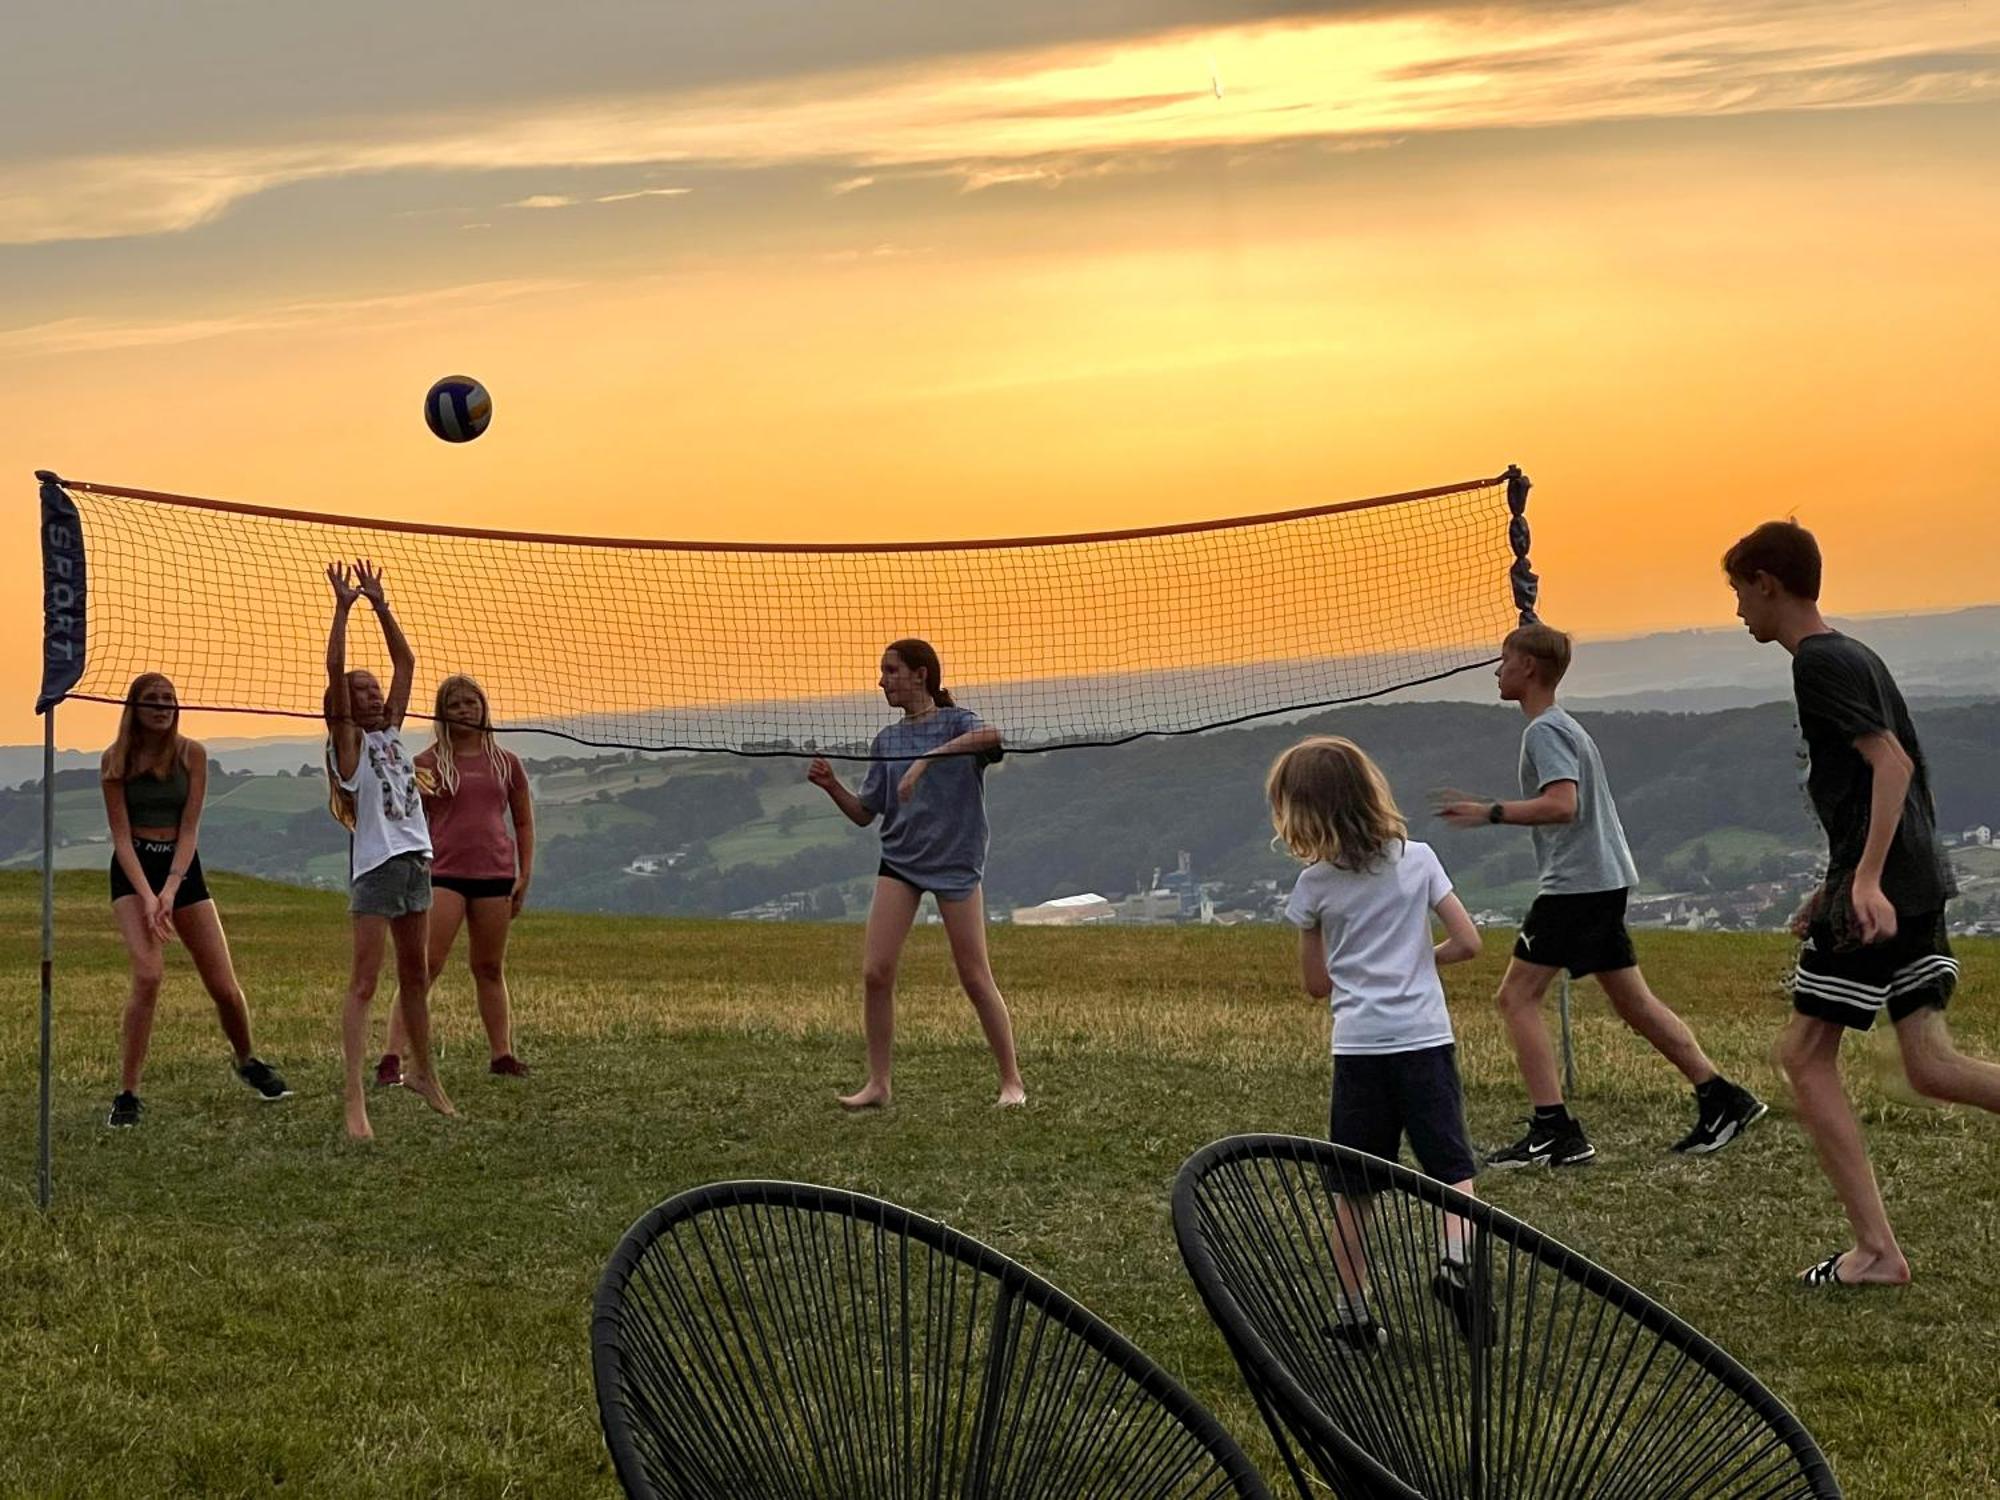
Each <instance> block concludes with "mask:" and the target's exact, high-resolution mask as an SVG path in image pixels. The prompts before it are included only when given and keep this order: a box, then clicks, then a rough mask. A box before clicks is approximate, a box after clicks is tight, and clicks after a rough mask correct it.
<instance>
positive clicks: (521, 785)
mask: <svg viewBox="0 0 2000 1500" xmlns="http://www.w3.org/2000/svg"><path fill="white" fill-rule="evenodd" d="M511 759H512V760H513V767H512V769H513V772H514V775H513V777H512V779H511V780H510V781H509V782H508V783H507V811H508V812H509V813H510V814H511V815H512V816H513V819H514V847H515V848H516V849H517V850H518V851H519V853H520V863H521V870H520V873H519V874H518V875H516V876H515V877H514V910H513V915H515V916H517V917H518V916H520V915H521V905H522V903H523V902H525V901H526V900H527V899H528V887H529V886H530V885H531V884H532V883H533V882H534V879H535V799H534V796H533V794H532V793H530V792H529V790H528V768H527V767H526V766H524V765H522V764H521V761H520V758H519V757H518V756H515V757H511Z"/></svg>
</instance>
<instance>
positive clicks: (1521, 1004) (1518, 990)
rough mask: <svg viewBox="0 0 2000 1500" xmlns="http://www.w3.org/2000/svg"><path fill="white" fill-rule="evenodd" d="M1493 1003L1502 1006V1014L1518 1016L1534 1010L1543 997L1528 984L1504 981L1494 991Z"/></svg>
mask: <svg viewBox="0 0 2000 1500" xmlns="http://www.w3.org/2000/svg"><path fill="white" fill-rule="evenodd" d="M1493 1003H1494V1004H1495V1005H1497V1006H1498V1007H1499V1008H1500V1014H1501V1015H1503V1016H1517V1015H1520V1014H1521V1013H1522V1012H1524V1011H1532V1010H1534V1009H1535V1008H1536V1007H1537V1006H1538V1005H1540V1004H1541V1003H1542V997H1541V996H1540V995H1538V994H1536V993H1535V992H1534V991H1533V990H1532V989H1530V988H1529V987H1528V986H1527V985H1524V984H1513V983H1509V982H1503V983H1502V984H1501V986H1500V988H1499V990H1497V991H1496V992H1495V993H1494V996H1493Z"/></svg>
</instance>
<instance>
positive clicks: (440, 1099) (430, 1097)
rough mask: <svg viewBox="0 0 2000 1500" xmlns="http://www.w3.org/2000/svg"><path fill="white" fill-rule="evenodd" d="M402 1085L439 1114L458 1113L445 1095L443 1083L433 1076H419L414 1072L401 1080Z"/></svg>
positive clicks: (454, 1114)
mask: <svg viewBox="0 0 2000 1500" xmlns="http://www.w3.org/2000/svg"><path fill="white" fill-rule="evenodd" d="M403 1087H404V1088H406V1089H408V1090H409V1091H410V1092H411V1093H413V1094H415V1095H416V1096H417V1097H418V1098H419V1099H421V1100H423V1101H424V1103H426V1104H428V1105H429V1106H430V1107H431V1108H432V1109H434V1110H436V1111H437V1112H438V1113H439V1114H441V1115H451V1116H456V1115H457V1114H458V1110H457V1109H456V1108H454V1107H453V1105H452V1102H451V1100H450V1099H448V1098H446V1097H445V1092H444V1085H443V1084H441V1083H439V1082H438V1081H437V1080H436V1079H435V1078H419V1077H417V1076H416V1075H415V1074H411V1075H409V1076H408V1077H406V1078H405V1079H404V1080H403Z"/></svg>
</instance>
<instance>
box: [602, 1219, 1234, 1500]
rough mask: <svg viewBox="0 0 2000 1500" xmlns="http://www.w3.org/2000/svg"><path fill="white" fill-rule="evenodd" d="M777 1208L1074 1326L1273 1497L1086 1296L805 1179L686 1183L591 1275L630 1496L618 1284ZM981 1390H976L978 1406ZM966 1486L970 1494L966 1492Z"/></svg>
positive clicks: (634, 1453)
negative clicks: (935, 1255)
mask: <svg viewBox="0 0 2000 1500" xmlns="http://www.w3.org/2000/svg"><path fill="white" fill-rule="evenodd" d="M754 1207H777V1208H789V1209H801V1210H806V1211H810V1212H814V1213H821V1214H831V1215H838V1216H842V1217H846V1218H851V1219H854V1220H856V1221H859V1222H860V1223H863V1224H866V1225H870V1226H874V1227H877V1228H879V1229H881V1230H883V1231H885V1232H887V1233H889V1234H893V1235H897V1236H901V1237H904V1238H907V1239H909V1240H911V1241H914V1242H916V1243H918V1244H922V1245H926V1246H929V1247H930V1248H931V1249H933V1250H935V1251H937V1252H939V1253H941V1254H943V1255H946V1256H949V1257H951V1258H952V1259H954V1260H957V1261H959V1262H960V1263H962V1264H964V1265H966V1266H969V1267H971V1268H972V1269H973V1270H974V1271H976V1272H977V1273H979V1274H980V1275H982V1276H985V1277H988V1278H990V1279H991V1280H993V1281H994V1282H995V1283H997V1297H996V1302H995V1307H994V1313H993V1317H994V1319H995V1321H996V1322H997V1323H1004V1322H1006V1321H1007V1320H1008V1319H1009V1317H1010V1314H1011V1312H1012V1311H1013V1309H1015V1308H1016V1307H1018V1306H1022V1305H1025V1306H1026V1307H1028V1308H1032V1309H1035V1310H1037V1311H1039V1312H1042V1313H1043V1314H1045V1315H1046V1316H1048V1317H1049V1318H1051V1319H1052V1320H1054V1321H1057V1322H1059V1323H1060V1324H1061V1325H1062V1326H1063V1327H1064V1328H1065V1329H1067V1330H1069V1331H1070V1332H1072V1333H1074V1334H1075V1335H1076V1337H1078V1338H1079V1339H1081V1340H1082V1341H1083V1342H1084V1343H1085V1344H1086V1345H1087V1346H1089V1347H1090V1348H1091V1349H1093V1350H1095V1351H1096V1352H1097V1353H1098V1354H1099V1355H1100V1356H1101V1357H1102V1358H1103V1359H1105V1360H1106V1361H1108V1362H1109V1363H1110V1364H1111V1365H1112V1366H1114V1367H1115V1368H1116V1369H1117V1370H1118V1371H1119V1372H1120V1373H1122V1374H1124V1375H1125V1376H1127V1377H1128V1378H1129V1379H1130V1380H1131V1381H1132V1382H1133V1384H1134V1385H1135V1386H1136V1387H1137V1388H1138V1389H1139V1390H1140V1391H1141V1392H1143V1393H1144V1395H1145V1396H1146V1397H1147V1398H1148V1399H1149V1400H1151V1401H1152V1402H1154V1403H1155V1404H1156V1405H1158V1406H1159V1407H1160V1408H1162V1409H1163V1410H1164V1411H1165V1412H1166V1414H1167V1415H1168V1416H1170V1417H1171V1418H1172V1419H1173V1420H1174V1421H1175V1422H1177V1423H1178V1424H1179V1425H1180V1426H1181V1427H1182V1428H1183V1429H1185V1430H1186V1432H1187V1433H1188V1434H1189V1435H1190V1436H1191V1437H1192V1438H1193V1439H1194V1440H1195V1441H1196V1442H1197V1443H1199V1444H1200V1445H1201V1447H1202V1448H1203V1449H1204V1450H1206V1451H1207V1452H1208V1453H1209V1454H1210V1455H1211V1456H1212V1457H1213V1458H1214V1459H1215V1460H1216V1463H1217V1466H1218V1467H1219V1468H1220V1470H1221V1471H1222V1475H1223V1477H1224V1478H1225V1479H1226V1481H1227V1482H1228V1483H1229V1485H1230V1486H1231V1487H1232V1490H1233V1493H1234V1494H1235V1495H1237V1496H1239V1497H1241V1500H1272V1496H1271V1492H1270V1490H1269V1489H1268V1488H1267V1487H1266V1485H1265V1483H1264V1481H1263V1478H1262V1477H1261V1476H1260V1475H1259V1474H1258V1472H1257V1470H1256V1469H1255V1468H1254V1467H1253V1466H1252V1465H1251V1463H1250V1460H1249V1458H1248V1457H1247V1456H1246V1455H1245V1454H1244V1452H1243V1450H1242V1448H1241V1447H1240V1446H1239V1445H1238V1444H1237V1442H1236V1440H1235V1439H1234V1438H1233V1437H1231V1436H1230V1435H1229V1433H1228V1432H1227V1431H1226V1430H1225V1429H1224V1428H1223V1426H1222V1424H1221V1423H1220V1422H1218V1421H1217V1420H1216V1418H1215V1416H1214V1415H1213V1414H1212V1413H1211V1412H1210V1411H1209V1410H1208V1409H1207V1408H1206V1407H1204V1406H1203V1405H1202V1404H1201V1403H1200V1402H1198V1401H1196V1400H1195V1399H1194V1397H1193V1396H1191V1395H1190V1394H1189V1393H1188V1392H1187V1390H1186V1389H1185V1388H1184V1387H1183V1386H1181V1384H1180V1383H1179V1382H1178V1381H1176V1380H1175V1379H1174V1378H1173V1377H1172V1376H1170V1375H1168V1374H1167V1373H1166V1371H1165V1370H1163V1369H1161V1368H1160V1366H1158V1365H1157V1364H1155V1363H1154V1362H1153V1361H1152V1360H1151V1359H1150V1358H1148V1357H1147V1356H1146V1355H1145V1354H1144V1353H1143V1352H1141V1351H1140V1350H1139V1348H1138V1347H1137V1346H1136V1345H1134V1344H1133V1343H1132V1342H1131V1340H1129V1339H1127V1338H1126V1337H1125V1336H1124V1335H1123V1334H1121V1333H1119V1332H1118V1331H1117V1329H1115V1328H1113V1327H1112V1326H1111V1325H1110V1324H1108V1323H1106V1322H1105V1321H1104V1320H1103V1319H1102V1318H1100V1317H1098V1316H1097V1315H1096V1314H1095V1313H1093V1312H1091V1311H1090V1310H1089V1309H1088V1308H1086V1307H1084V1306H1083V1304H1081V1303H1080V1302H1078V1301H1076V1300H1075V1299H1074V1298H1072V1297H1070V1296H1069V1295H1068V1294H1067V1293H1065V1292H1063V1291H1062V1290H1061V1289H1060V1288H1058V1287H1056V1286H1054V1285H1053V1284H1051V1283H1050V1282H1048V1281H1046V1280H1045V1279H1043V1278H1042V1277H1040V1276H1037V1275H1036V1274H1035V1273H1034V1272H1032V1271H1030V1270H1028V1269H1027V1268H1026V1267H1025V1266H1022V1265H1021V1264H1020V1263H1019V1262H1017V1261H1014V1260H1012V1259H1010V1258H1009V1257H1007V1256H1005V1255H1003V1254H1001V1253H1000V1252H999V1251H998V1250H995V1249H994V1248H993V1247H992V1246H990V1245H987V1244H985V1243H983V1242H982V1241H980V1240H977V1239H974V1238H973V1237H972V1236H971V1235H968V1234H965V1233H962V1232H961V1231H959V1230H956V1229H953V1228H951V1227H950V1226H949V1225H946V1224H942V1223H940V1222H938V1221H937V1220H935V1219H930V1218H926V1217H925V1216H924V1215H922V1214H919V1213H916V1212H913V1211H912V1210H910V1209H907V1208H903V1207H901V1206H900V1205H898V1204H894V1203H890V1202H888V1201H887V1200H885V1199H882V1198H876V1197H871V1196H869V1195H868V1194H865V1193H857V1192H850V1191H847V1190H845V1189H842V1188H833V1187H822V1186H818V1185H815V1184H812V1183H804V1182H784V1181H773V1180H763V1179H749V1180H737V1181H726V1182H713V1183H709V1184H707V1185H706V1186H703V1187H697V1188H691V1189H689V1190H687V1191H686V1192H682V1193H677V1194H675V1195H674V1196H673V1197H671V1198H669V1199H667V1200H666V1201H664V1202H662V1203H660V1204H658V1205H657V1206H656V1207H654V1208H652V1209H650V1210H648V1211H647V1212H646V1213H645V1214H644V1215H642V1216H641V1217H640V1218H639V1219H638V1221H637V1222H635V1223H634V1224H633V1225H632V1227H631V1228H630V1229H628V1230H627V1231H626V1232H625V1234H624V1237H623V1238H622V1239H620V1240H619V1242H618V1247H617V1249H616V1250H615V1251H613V1253H612V1255H611V1259H610V1261H609V1262H608V1263H607V1264H606V1266H605V1268H604V1273H603V1275H602V1277H601V1278H600V1279H599V1281H598V1286H597V1293H596V1296H595V1298H594V1300H593V1304H592V1311H591V1330H590V1343H591V1369H592V1374H593V1376H594V1378H595V1382H596V1388H597V1410H598V1416H599V1419H600V1420H601V1422H602V1424H603V1428H604V1438H605V1444H606V1446H607V1447H608V1448H609V1450H610V1452H611V1459H612V1463H613V1465H614V1466H615V1468H616V1470H617V1473H618V1478H619V1482H620V1483H621V1484H622V1485H623V1486H624V1488H625V1492H626V1494H628V1495H630V1496H633V1497H635V1500H646V1497H652V1496H654V1495H656V1494H657V1493H658V1492H657V1491H656V1490H655V1489H654V1488H653V1485H652V1482H651V1480H650V1479H649V1478H648V1477H647V1475H646V1472H645V1469H644V1466H643V1464H642V1462H641V1460H640V1456H639V1452H638V1448H637V1446H636V1444H635V1441H634V1437H633V1431H632V1427H631V1425H630V1423H629V1421H628V1419H627V1413H626V1410H625V1407H624V1405H623V1403H622V1402H621V1400H620V1399H619V1392H620V1391H621V1389H622V1388H623V1378H624V1371H625V1349H624V1342H623V1338H622V1335H621V1308H622V1307H623V1305H624V1302H623V1298H624V1291H625V1287H626V1284H627V1282H628V1280H629V1279H630V1277H631V1275H632V1272H633V1270H634V1269H635V1268H636V1267H637V1266H638V1265H639V1263H640V1262H641V1260H642V1259H643V1258H644V1257H645V1255H646V1254H647V1252H648V1251H649V1250H650V1249H651V1248H652V1246H653V1245H654V1244H655V1243H656V1242H657V1241H658V1240H659V1239H660V1238H661V1237H662V1236H663V1235H665V1234H667V1233H668V1232H670V1231H672V1230H674V1229H676V1228H678V1227H679V1226H681V1225H683V1224H686V1223H689V1222H691V1221H693V1220H696V1219H699V1218H701V1217H702V1216H704V1215H706V1214H708V1213H711V1212H713V1211H715V1210H718V1209H728V1208H754ZM984 1406H985V1398H984V1397H983V1396H982V1398H981V1408H982V1411H983V1410H984ZM967 1493H968V1494H970V1493H974V1492H973V1491H967Z"/></svg>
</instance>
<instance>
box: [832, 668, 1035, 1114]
mask: <svg viewBox="0 0 2000 1500" xmlns="http://www.w3.org/2000/svg"><path fill="white" fill-rule="evenodd" d="M942 677H943V670H942V668H941V666H940V665H939V662H938V654H937V652H936V651H935V650H933V649H932V648H931V646H930V644H929V643H928V642H926V641H919V640H902V641H897V642H895V643H894V644H892V645H891V646H890V647H889V648H888V649H887V650H885V651H884V652H883V653H882V675H881V688H882V696H883V697H885V698H887V699H888V700H889V703H890V706H891V707H894V708H899V709H901V710H902V711H903V717H902V719H901V720H900V721H899V722H897V723H894V724H891V725H889V726H888V727H887V728H885V729H884V730H882V732H881V733H880V734H878V735H876V736H875V744H874V747H873V752H872V753H873V756H874V759H873V760H872V761H871V762H870V764H869V767H868V774H867V776H866V777H865V778H864V779H863V780H862V783H861V790H860V792H859V793H855V792H851V791H849V790H848V789H847V788H846V786H844V785H843V784H842V783H841V781H840V778H839V777H837V776H835V775H834V773H833V767H832V766H831V765H829V764H828V763H827V762H826V760H825V759H823V758H822V759H816V760H814V761H813V763H812V765H811V766H810V767H809V768H808V769H807V771H806V779H807V780H809V781H810V782H812V784H813V785H814V786H816V787H819V788H820V789H821V790H823V791H824V792H825V793H826V794H827V795H828V796H829V797H831V798H833V800H834V802H835V804H836V805H837V806H838V807H839V808H840V810H841V811H842V812H843V813H845V814H847V817H848V819H849V821H851V822H853V823H855V824H856V825H858V826H860V827H863V828H866V827H867V826H868V825H869V824H870V823H873V822H874V821H875V820H876V819H877V818H878V817H879V818H880V819H881V820H882V862H881V866H880V867H879V868H878V869H877V871H876V878H875V895H874V898H873V899H872V900H871V901H870V903H869V906H868V926H867V931H866V935H865V937H864V939H863V943H862V960H861V981H862V988H863V991H864V994H865V997H866V998H865V1000H864V1002H863V1006H862V1028H863V1030H864V1031H865V1032H866V1033H867V1037H868V1081H867V1083H865V1084H863V1085H862V1087H861V1088H860V1089H859V1090H858V1091H857V1092H855V1093H852V1094H844V1095H842V1096H841V1100H840V1102H841V1103H842V1104H843V1105H844V1106H846V1107H847V1108H849V1109H873V1108H878V1107H880V1106H882V1105H885V1104H887V1103H888V1102H889V1098H890V1086H889V1070H890V1050H891V1045H892V1043H893V1042H894V1039H895V1032H896V964H897V961H898V959H900V958H901V956H902V952H903V943H904V941H905V940H906V939H907V938H908V937H909V935H910V924H911V923H912V922H914V921H915V920H916V916H917V904H918V903H919V902H920V901H921V900H922V899H923V896H924V892H926V891H929V892H930V893H931V894H932V895H933V896H935V897H936V898H937V906H938V915H939V916H940V917H942V918H943V919H944V930H945V936H946V938H948V939H949V940H950V942H951V957H952V962H953V963H954V964H955V965H956V966H957V968H958V979H959V983H960V984H962V985H964V986H965V993H966V997H967V998H968V999H970V1000H971V1001H972V1008H973V1010H974V1012H975V1013H977V1015H978V1016H979V1024H980V1027H981V1029H982V1030H984V1031H985V1033H986V1044H987V1045H988V1046H989V1047H991V1048H992V1049H993V1060H994V1062H995V1063H997V1064H998V1065H999V1068H1000V1099H999V1102H1000V1104H1002V1105H1003V1106H1009V1105H1016V1104H1023V1103H1025V1102H1026V1101H1027V1097H1028V1095H1027V1090H1026V1089H1025V1088H1024V1087H1023V1086H1022V1083H1021V1070H1020V1067H1019V1066H1018V1064H1017V1063H1016V1062H1015V1059H1014V1026H1013V1022H1012V1020H1011V1019H1010V1018H1009V1016H1008V1014H1007V1002H1006V1001H1005V1000H1004V999H1003V998H1002V997H1001V994H1000V986H999V985H998V984H996V983H994V980H993V968H992V965H991V964H990V963H989V962H988V961H987V957H986V902H985V898H984V896H983V894H982V892H981V890H980V884H979V882H980V877H981V875H982V874H983V873H984V870H985V864H986V839H987V831H986V795H985V775H986V767H987V766H988V765H989V764H991V763H992V762H994V761H997V760H998V759H999V758H1000V753H1001V752H1000V731H999V730H997V729H994V728H991V727H989V726H988V725H986V724H983V723H981V722H980V719H979V716H978V715H977V714H975V713H973V712H972V711H971V710H969V709H964V708H960V707H958V706H957V705H956V704H954V703H953V702H952V701H951V694H950V693H948V692H946V691H945V690H944V687H943V685H942Z"/></svg>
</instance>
